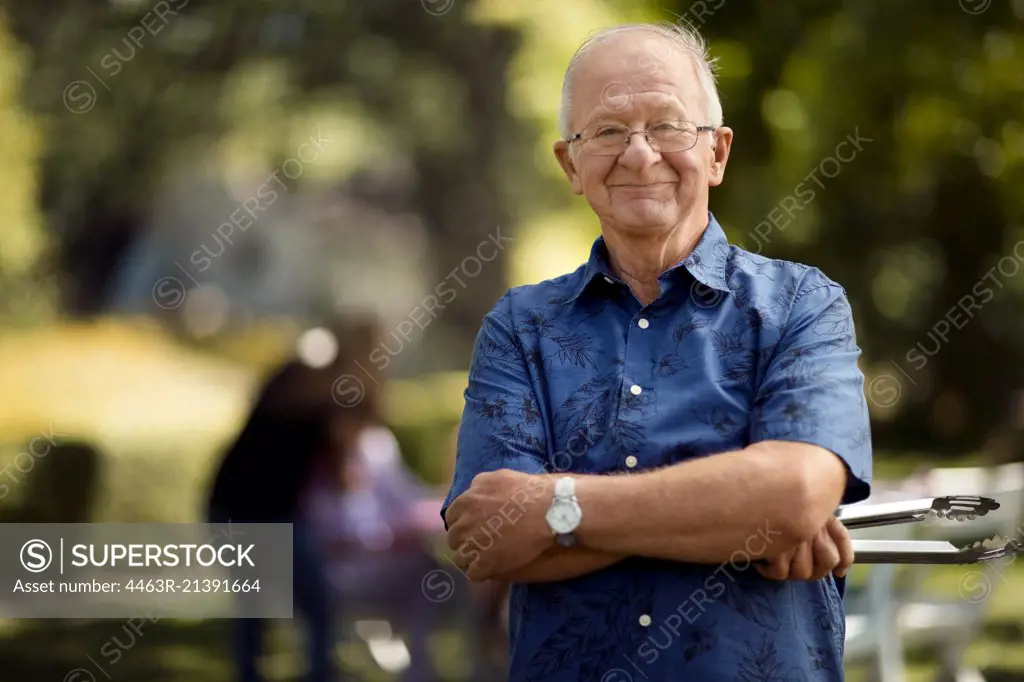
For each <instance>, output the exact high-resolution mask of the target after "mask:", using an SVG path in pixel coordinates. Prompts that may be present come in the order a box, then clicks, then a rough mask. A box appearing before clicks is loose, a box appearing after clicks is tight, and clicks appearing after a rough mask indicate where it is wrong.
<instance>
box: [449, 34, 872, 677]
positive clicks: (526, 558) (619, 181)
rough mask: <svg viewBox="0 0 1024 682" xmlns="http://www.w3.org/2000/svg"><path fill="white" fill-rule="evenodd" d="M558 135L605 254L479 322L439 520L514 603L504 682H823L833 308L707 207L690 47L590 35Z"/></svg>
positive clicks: (833, 466) (712, 127)
mask: <svg viewBox="0 0 1024 682" xmlns="http://www.w3.org/2000/svg"><path fill="white" fill-rule="evenodd" d="M563 125H564V130H563V133H564V139H563V140H560V141H559V142H557V143H555V146H554V151H555V155H556V156H557V158H558V162H559V163H560V164H561V167H562V168H563V169H564V171H565V174H566V176H567V177H568V179H569V183H570V185H571V186H572V189H573V191H574V192H575V193H576V194H582V195H583V196H584V197H585V198H586V200H587V201H588V203H589V204H590V206H591V208H592V209H593V211H594V213H595V214H596V215H597V218H598V221H599V222H600V226H601V237H600V238H598V239H597V241H596V242H595V243H594V246H593V249H592V251H591V254H590V259H589V261H588V262H587V263H586V264H585V265H584V266H582V267H580V268H579V269H578V270H577V271H575V272H573V273H572V274H569V275H564V276H562V277H558V278H556V279H553V280H549V281H545V282H542V283H540V284H537V285H532V286H525V287H517V288H515V289H512V290H510V291H509V292H508V293H506V294H505V296H504V297H503V298H502V299H501V300H500V301H499V302H498V303H497V304H496V305H495V307H494V309H493V310H492V311H491V312H490V313H489V314H488V315H487V316H486V317H485V318H484V321H483V327H482V329H481V330H480V333H479V336H478V339H477V344H476V348H475V351H474V357H473V361H472V366H471V369H470V374H469V385H468V388H467V389H466V394H465V399H466V406H465V412H464V416H463V421H462V425H461V429H460V433H459V443H458V459H457V463H456V470H455V475H454V480H453V482H452V486H451V491H450V493H449V495H448V498H447V500H446V501H445V503H444V506H443V508H442V511H441V513H442V516H443V517H444V518H445V523H446V525H447V527H448V540H449V544H450V546H451V547H452V548H453V549H455V550H456V551H455V559H454V561H455V562H456V563H457V564H458V565H459V566H460V567H461V568H462V569H463V570H465V571H466V572H467V574H468V575H469V577H470V578H471V579H473V580H483V579H488V578H495V579H501V580H507V581H509V582H511V583H512V594H511V602H510V620H511V623H510V634H511V640H512V641H511V680H513V682H526V681H531V682H532V681H537V682H540V681H541V680H545V681H552V682H570V681H571V682H577V681H579V682H598V681H600V682H629V681H634V682H640V681H641V680H650V681H651V682H668V681H670V680H671V681H677V680H748V681H751V682H752V681H754V680H758V681H761V680H764V681H768V680H771V681H772V682H775V681H778V682H796V681H803V680H841V679H842V678H843V667H842V666H843V662H842V651H843V639H844V614H843V608H842V601H841V596H840V594H839V592H838V590H837V586H836V581H835V579H834V577H833V576H841V575H842V574H843V573H844V572H845V571H846V569H847V568H848V567H849V565H850V564H851V563H852V561H853V556H852V548H851V543H850V539H849V535H848V534H847V533H846V532H845V529H844V528H843V527H842V525H841V524H840V523H839V522H838V521H836V520H835V518H834V516H833V513H834V511H835V508H836V507H837V506H838V505H840V504H842V503H850V502H854V501H858V500H861V499H864V498H865V497H867V495H868V493H869V489H870V482H871V439H870V430H869V422H868V413H867V405H866V402H865V399H864V392H863V382H864V379H863V375H862V374H861V373H860V371H859V370H858V367H857V360H858V357H859V355H860V350H859V348H858V347H857V344H856V339H855V335H854V329H853V323H852V319H851V310H850V306H849V304H848V302H847V300H846V296H845V292H844V290H843V289H842V288H841V287H840V286H839V285H837V284H836V283H834V282H832V281H831V280H830V279H828V278H827V277H826V276H825V275H823V274H822V273H821V272H820V271H819V270H817V269H815V268H813V267H808V266H806V265H801V264H797V263H790V262H783V261H778V260H770V259H767V258H762V257H760V256H756V255H753V254H751V253H748V252H745V251H743V250H741V249H739V248H737V247H735V246H730V245H729V244H728V243H727V241H726V237H725V234H724V232H723V230H722V228H721V227H720V226H719V224H718V223H717V222H716V220H715V218H714V217H713V216H712V215H711V214H710V213H709V212H708V192H709V188H710V187H713V186H717V185H718V184H720V183H721V182H722V180H723V177H724V173H725V165H726V162H727V161H728V158H729V149H730V146H731V144H732V139H733V133H732V131H731V130H730V129H729V128H726V127H723V126H722V108H721V105H720V103H719V99H718V95H717V92H716V88H715V78H714V72H713V69H712V66H711V62H710V61H709V59H708V58H707V52H706V48H705V45H704V42H703V40H702V39H701V38H700V36H698V35H697V34H696V33H694V32H691V31H689V30H687V29H683V28H680V27H675V26H672V27H669V26H658V25H630V26H625V27H618V28H615V29H610V30H607V31H604V32H601V33H599V34H597V35H595V36H594V37H592V38H591V39H590V40H588V41H587V42H586V43H585V44H584V45H583V46H582V47H581V48H580V50H579V51H578V53H577V55H576V56H575V57H574V59H573V60H572V62H571V63H570V66H569V69H568V71H567V73H566V77H565V84H564V86H563Z"/></svg>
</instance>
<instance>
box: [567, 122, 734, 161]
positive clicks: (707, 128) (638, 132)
mask: <svg viewBox="0 0 1024 682" xmlns="http://www.w3.org/2000/svg"><path fill="white" fill-rule="evenodd" d="M666 122H667V121H666ZM676 123H689V124H692V125H693V126H694V127H695V128H696V134H695V135H694V136H693V144H692V145H690V146H689V147H687V148H686V149H678V150H676V151H679V152H688V151H690V150H691V149H693V148H694V147H696V146H697V139H698V138H699V137H700V134H701V133H707V132H711V133H713V132H715V131H716V130H718V127H717V126H700V125H697V124H696V123H694V122H693V121H676ZM593 127H596V126H587V128H584V129H583V130H581V131H580V132H578V133H576V134H575V135H571V136H570V137H568V138H567V139H566V140H565V142H568V143H569V144H572V143H573V142H578V141H582V140H583V133H584V132H586V131H587V129H588V128H593ZM609 127H611V126H609ZM617 127H620V128H625V129H626V130H629V135H628V137H627V140H628V141H627V142H626V149H629V145H630V143H631V142H632V141H633V136H634V135H641V134H642V135H643V136H644V139H646V140H647V144H648V145H649V146H650V147H651V149H653V150H654V151H656V152H658V153H659V154H660V153H661V149H659V148H658V145H657V144H656V143H655V142H654V141H653V140H651V134H650V128H642V129H640V130H631V129H630V128H629V127H628V126H617ZM625 151H626V150H625V149H623V150H622V151H621V152H619V153H618V154H593V153H591V152H585V153H589V154H591V156H618V155H619V154H623V153H625ZM668 153H669V154H674V153H675V152H668Z"/></svg>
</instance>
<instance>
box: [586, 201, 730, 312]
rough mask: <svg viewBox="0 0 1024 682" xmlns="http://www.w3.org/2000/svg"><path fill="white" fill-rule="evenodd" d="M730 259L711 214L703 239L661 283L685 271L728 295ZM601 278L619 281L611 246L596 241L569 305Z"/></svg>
mask: <svg viewBox="0 0 1024 682" xmlns="http://www.w3.org/2000/svg"><path fill="white" fill-rule="evenodd" d="M728 255H729V242H728V240H727V239H726V237H725V231H724V230H723V229H722V226H721V225H719V224H718V221H717V220H715V216H714V215H712V214H711V213H710V212H709V213H708V225H707V227H706V228H705V229H704V233H703V234H702V235H701V237H700V241H698V242H697V245H696V246H695V247H694V249H693V251H692V252H691V253H690V255H689V256H687V257H686V259H685V260H683V261H681V262H679V263H676V264H675V265H673V266H672V267H670V268H668V269H667V270H666V271H665V272H664V273H662V275H661V279H665V278H667V277H670V276H671V274H670V273H672V272H674V271H675V270H677V269H678V268H680V267H682V268H684V269H685V270H686V271H687V272H689V273H690V275H692V276H693V278H694V279H696V280H697V281H698V282H700V283H701V284H703V285H704V286H706V287H709V288H711V289H715V290H716V291H721V292H724V293H728V292H729V285H728V283H727V281H726V277H725V265H726V260H727V258H728ZM598 277H601V278H604V279H606V280H608V281H609V282H618V281H620V280H619V279H618V278H617V277H615V275H613V274H612V269H611V266H610V265H609V260H608V246H607V245H606V244H605V241H604V237H603V236H601V237H598V238H597V239H596V240H594V245H593V246H591V247H590V258H589V260H587V265H586V267H585V268H584V269H583V277H582V278H581V279H580V281H579V283H578V284H577V286H576V289H575V290H574V291H573V293H572V296H571V297H570V298H569V300H568V302H569V303H571V302H573V301H575V300H576V299H577V298H579V297H580V295H582V294H583V292H584V291H585V290H586V289H587V287H588V286H590V284H591V282H593V281H594V280H595V279H596V278H598Z"/></svg>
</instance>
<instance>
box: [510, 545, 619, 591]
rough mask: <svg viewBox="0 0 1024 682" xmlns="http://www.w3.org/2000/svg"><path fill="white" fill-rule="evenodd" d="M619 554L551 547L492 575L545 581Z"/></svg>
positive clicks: (602, 564) (588, 569) (593, 567)
mask: <svg viewBox="0 0 1024 682" xmlns="http://www.w3.org/2000/svg"><path fill="white" fill-rule="evenodd" d="M623 558H625V557H623V556H622V555H618V554H611V553H608V552H602V551H600V550H596V549H591V548H589V547H552V548H551V549H549V550H547V551H545V552H544V553H543V554H541V555H540V556H539V557H537V558H536V559H534V560H533V561H531V562H530V563H529V564H527V565H526V566H522V567H521V568H517V569H515V570H513V571H509V572H508V573H505V574H503V575H496V576H494V578H495V579H496V580H504V581H506V582H510V583H549V582H556V581H559V580H571V579H572V578H578V577H580V576H582V575H587V574H588V573H593V572H594V571H599V570H601V569H602V568H607V567H608V566H611V565H612V564H614V563H617V562H618V561H621V560H622V559H623Z"/></svg>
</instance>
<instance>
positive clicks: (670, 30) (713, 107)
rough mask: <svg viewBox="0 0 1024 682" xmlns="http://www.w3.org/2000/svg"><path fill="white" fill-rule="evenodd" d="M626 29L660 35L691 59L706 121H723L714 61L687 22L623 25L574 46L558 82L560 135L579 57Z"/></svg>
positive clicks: (566, 125) (566, 128) (567, 131)
mask: <svg viewBox="0 0 1024 682" xmlns="http://www.w3.org/2000/svg"><path fill="white" fill-rule="evenodd" d="M627 31H643V32H646V33H653V34H654V35H656V36H658V37H660V38H664V39H665V40H667V41H668V42H669V43H670V44H671V45H672V46H673V47H675V48H676V49H677V50H679V51H681V52H682V53H683V54H685V55H687V56H689V57H691V58H692V59H693V62H694V64H695V65H696V67H697V77H698V79H699V80H700V86H701V89H702V90H703V91H704V97H705V100H706V101H707V107H708V109H707V111H706V112H705V115H706V116H707V118H708V120H707V123H708V124H710V125H713V126H715V127H719V126H721V125H722V123H723V119H722V101H721V99H720V98H719V96H718V86H717V85H716V83H715V73H716V71H715V66H716V65H715V63H716V61H717V60H716V59H715V58H713V57H711V56H710V53H709V52H708V46H707V42H706V41H705V40H704V37H703V36H701V34H700V33H699V32H698V31H697V29H695V28H693V27H691V26H689V25H685V24H680V23H675V24H674V23H671V22H656V23H641V24H623V25H621V26H613V27H611V28H605V29H601V30H600V31H597V32H596V33H593V34H592V35H590V36H589V37H588V38H587V39H586V40H585V41H583V43H582V44H581V45H580V46H579V48H577V50H576V54H574V55H573V57H572V59H571V60H570V61H569V66H568V68H566V70H565V78H564V79H563V81H562V102H561V106H560V108H559V112H558V127H559V129H560V130H561V133H562V136H563V137H566V138H568V137H569V136H570V135H572V133H573V131H572V130H571V128H570V126H571V124H572V76H573V70H574V68H575V67H576V65H577V63H578V62H579V60H580V58H582V57H583V56H584V55H585V54H587V53H588V52H590V50H592V49H593V48H594V47H596V46H597V45H599V44H600V43H602V42H604V41H606V40H607V39H608V38H611V37H613V36H616V35H619V34H622V33H625V32H627ZM655 58H657V57H655ZM698 123H701V124H703V123H704V122H703V121H698Z"/></svg>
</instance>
